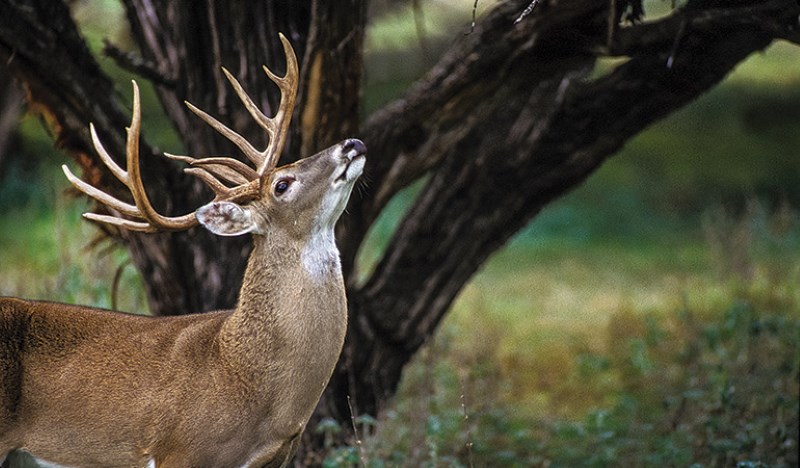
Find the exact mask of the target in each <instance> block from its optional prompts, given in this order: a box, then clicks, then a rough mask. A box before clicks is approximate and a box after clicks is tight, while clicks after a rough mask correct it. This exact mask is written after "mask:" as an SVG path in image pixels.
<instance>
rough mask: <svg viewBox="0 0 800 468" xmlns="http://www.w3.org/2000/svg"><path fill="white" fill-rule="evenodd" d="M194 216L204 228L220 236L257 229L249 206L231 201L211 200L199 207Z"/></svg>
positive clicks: (236, 234)
mask: <svg viewBox="0 0 800 468" xmlns="http://www.w3.org/2000/svg"><path fill="white" fill-rule="evenodd" d="M195 216H197V220H198V221H200V224H202V225H203V226H205V228H206V229H208V230H209V231H211V232H213V233H214V234H217V235H220V236H238V235H241V234H246V233H248V232H253V231H258V226H257V225H256V222H255V220H254V219H253V214H252V212H251V211H250V208H249V207H246V206H240V205H237V204H236V203H233V202H227V201H220V202H211V203H209V204H208V205H205V206H202V207H200V208H199V209H198V210H197V213H196V215H195Z"/></svg>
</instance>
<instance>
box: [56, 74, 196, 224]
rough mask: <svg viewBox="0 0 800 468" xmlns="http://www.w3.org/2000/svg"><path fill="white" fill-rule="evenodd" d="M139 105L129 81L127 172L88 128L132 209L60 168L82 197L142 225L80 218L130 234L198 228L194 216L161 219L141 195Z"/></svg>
mask: <svg viewBox="0 0 800 468" xmlns="http://www.w3.org/2000/svg"><path fill="white" fill-rule="evenodd" d="M141 121H142V114H141V102H140V98H139V86H138V85H137V84H136V81H133V115H132V117H131V125H130V126H129V127H128V128H127V140H126V145H125V153H126V160H127V170H123V169H122V168H121V167H119V166H118V165H117V163H116V162H114V160H113V159H111V157H110V156H109V154H108V151H106V149H105V148H104V147H103V144H102V143H101V142H100V139H99V138H98V136H97V132H96V131H95V128H94V125H91V124H90V126H89V129H90V132H91V134H92V142H93V143H94V147H95V150H96V151H97V154H98V155H99V156H100V159H101V160H102V161H103V163H104V164H105V165H106V166H107V167H108V168H109V170H110V171H111V173H112V174H114V176H115V177H116V178H117V179H119V180H120V182H122V183H123V184H125V186H126V187H128V190H130V192H131V195H132V196H133V201H134V203H135V205H131V204H130V203H126V202H124V201H122V200H120V199H118V198H116V197H113V196H111V195H109V194H108V193H106V192H103V191H102V190H100V189H98V188H96V187H94V186H92V185H90V184H87V183H86V182H84V181H82V180H81V179H79V178H78V177H76V176H75V175H74V174H73V173H72V171H70V170H69V168H68V167H67V166H66V165H64V166H62V169H63V171H64V174H65V175H66V176H67V179H68V180H69V181H70V182H71V183H72V185H73V186H75V188H77V189H78V190H80V191H81V192H83V193H85V194H86V195H88V196H89V197H91V198H93V199H95V200H97V201H98V202H100V203H102V204H104V205H106V206H108V207H109V208H111V209H112V210H115V211H118V212H119V213H121V214H123V215H126V216H129V217H131V218H136V219H140V220H142V221H132V220H128V219H124V218H119V217H116V216H107V215H99V214H96V213H86V214H84V217H86V218H88V219H91V220H94V221H98V222H101V223H106V224H111V225H115V226H119V227H122V228H125V229H128V230H132V231H143V232H155V231H157V230H159V229H161V230H170V231H178V230H183V229H188V228H190V227H192V226H195V225H197V224H198V221H197V218H195V216H194V213H189V214H186V215H183V216H176V217H170V216H163V215H161V214H160V213H158V212H157V211H156V210H155V209H154V208H153V206H152V205H151V204H150V200H149V198H148V197H147V193H146V192H145V189H144V185H143V183H142V176H141V171H140V169H139V134H140V131H141Z"/></svg>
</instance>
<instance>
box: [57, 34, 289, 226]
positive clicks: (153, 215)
mask: <svg viewBox="0 0 800 468" xmlns="http://www.w3.org/2000/svg"><path fill="white" fill-rule="evenodd" d="M279 37H280V40H281V43H282V44H283V50H284V52H285V53H286V75H285V76H283V77H279V76H277V75H275V74H274V73H272V71H270V70H269V69H268V68H267V67H263V68H264V72H266V74H267V76H269V78H270V79H271V80H272V81H273V82H274V83H275V84H276V85H278V88H280V91H281V101H280V105H279V106H278V111H277V112H276V113H275V116H274V117H272V118H269V117H267V116H266V115H264V113H263V112H261V110H259V108H258V106H256V104H255V103H254V102H253V100H252V99H251V98H250V97H249V96H248V95H247V93H245V91H244V89H243V88H242V86H241V85H240V84H239V82H238V81H237V80H236V79H235V78H234V77H233V76H232V75H231V74H230V73H229V72H228V70H226V69H224V68H223V69H222V71H223V72H224V73H225V76H226V77H227V78H228V81H230V83H231V85H232V86H233V88H234V90H235V91H236V94H237V95H238V96H239V99H241V100H242V103H243V104H244V105H245V107H246V108H247V111H248V112H249V113H250V115H251V116H252V117H253V119H255V121H256V122H257V123H258V124H259V125H260V126H261V127H262V128H263V129H264V130H266V132H267V134H268V135H269V143H268V144H267V147H266V148H265V149H264V150H262V151H258V150H257V149H256V148H254V147H253V145H251V144H250V143H249V142H248V141H247V140H246V139H245V138H244V137H243V136H241V135H240V134H238V133H236V132H234V131H233V130H231V129H230V128H228V127H227V126H225V125H224V124H222V123H221V122H220V121H218V120H217V119H215V118H214V117H211V116H210V115H209V114H207V113H206V112H204V111H202V110H200V109H198V108H197V107H195V106H193V105H192V104H190V103H189V102H187V103H186V105H187V106H188V107H189V109H190V110H191V111H192V112H194V113H195V114H197V115H198V116H199V117H200V118H201V119H203V121H205V122H206V123H207V124H208V125H210V126H211V127H213V128H214V129H215V130H216V131H218V132H219V133H220V134H221V135H223V136H224V137H225V138H227V139H229V140H230V141H231V142H233V144H235V145H236V146H237V147H238V148H239V149H240V150H241V151H242V153H244V155H245V156H246V157H247V159H249V160H250V161H251V162H252V163H253V164H254V165H255V169H253V168H251V167H250V166H248V165H246V164H244V163H243V162H241V161H238V160H236V159H233V158H228V157H206V158H192V157H189V156H176V155H172V154H165V156H167V157H169V158H171V159H175V160H178V161H183V162H186V163H188V164H189V165H191V166H192V167H190V168H187V169H184V171H185V172H187V173H189V174H192V175H194V176H196V177H198V178H199V179H200V180H202V181H203V182H204V183H206V185H208V186H209V187H210V188H211V190H213V191H214V193H215V194H216V196H215V198H214V200H217V201H218V200H230V201H242V200H245V199H251V198H253V197H255V196H257V195H258V194H259V192H260V187H261V180H262V179H263V178H264V175H265V174H268V173H269V172H270V171H272V169H274V168H275V166H276V165H277V163H278V158H279V157H280V154H281V151H282V150H283V146H284V144H285V142H286V135H287V134H288V130H289V122H290V119H291V115H292V110H293V109H294V103H295V97H296V95H297V79H298V69H297V57H296V56H295V54H294V50H293V49H292V46H291V44H290V43H289V41H288V39H286V37H285V36H284V35H283V34H279ZM141 120H142V116H141V109H140V99H139V86H138V85H137V84H136V81H134V82H133V115H132V117H131V125H130V127H128V128H127V143H126V149H125V152H126V156H127V157H126V159H127V167H126V169H127V170H124V169H122V168H121V167H119V165H117V163H116V162H114V160H113V159H111V156H109V154H108V151H106V149H105V148H104V147H103V145H102V143H101V142H100V139H99V138H98V136H97V132H96V131H95V128H94V125H93V124H89V130H90V132H91V135H92V143H93V144H94V148H95V150H96V151H97V154H98V155H99V156H100V159H102V161H103V163H104V164H105V165H106V166H107V167H108V169H109V170H110V171H111V173H112V174H114V176H115V177H116V178H117V179H119V181H120V182H122V183H123V184H125V186H126V187H128V190H130V192H131V195H132V196H133V201H134V204H133V205H131V204H130V203H127V202H124V201H122V200H119V199H118V198H115V197H113V196H111V195H109V194H108V193H106V192H104V191H102V190H100V189H98V188H96V187H94V186H92V185H90V184H88V183H86V182H84V181H82V180H81V179H79V178H78V177H76V176H75V175H74V174H73V173H72V172H71V171H70V170H69V168H67V166H66V165H65V166H62V169H63V170H64V174H65V175H66V176H67V179H69V181H70V182H71V183H72V185H74V186H75V188H77V189H78V190H80V191H81V192H83V193H85V194H86V195H88V196H89V197H91V198H93V199H95V200H97V201H98V202H100V203H103V204H104V205H106V206H108V207H109V208H111V209H112V210H115V211H116V212H118V213H120V214H121V215H124V216H127V217H129V218H133V219H134V220H131V219H126V218H122V217H119V216H108V215H101V214H97V213H85V214H84V217H86V218H88V219H91V220H94V221H98V222H101V223H106V224H111V225H114V226H119V227H122V228H124V229H128V230H131V231H142V232H156V231H159V230H167V231H179V230H184V229H188V228H190V227H193V226H196V225H197V224H198V221H197V218H196V217H195V212H192V213H188V214H185V215H183V216H176V217H171V216H163V215H161V214H160V213H158V212H157V211H156V210H155V209H154V208H153V206H152V205H151V204H150V200H149V198H148V197H147V193H146V192H145V189H144V185H143V183H142V177H141V172H140V168H139V134H140V130H141ZM223 181H227V182H231V183H233V184H235V185H234V186H233V187H228V186H227V185H225V184H224V183H223Z"/></svg>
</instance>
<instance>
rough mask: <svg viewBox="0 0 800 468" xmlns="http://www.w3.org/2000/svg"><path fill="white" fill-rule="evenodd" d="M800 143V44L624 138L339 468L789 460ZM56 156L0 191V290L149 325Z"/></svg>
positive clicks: (519, 241)
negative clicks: (114, 309) (111, 310)
mask: <svg viewBox="0 0 800 468" xmlns="http://www.w3.org/2000/svg"><path fill="white" fill-rule="evenodd" d="M387 37H394V35H392V34H388V35H387V36H386V37H384V38H383V39H380V38H379V39H380V40H388V39H386V38H387ZM373 76H374V75H373ZM377 81H380V80H379V79H378V80H377ZM372 84H373V85H374V86H375V87H376V88H380V89H400V86H399V85H398V84H397V83H391V82H376V83H372ZM370 99H372V101H370V102H379V101H382V100H385V98H382V99H377V98H375V99H373V98H370ZM798 128H800V51H798V48H797V47H794V48H793V47H790V46H786V45H777V46H774V47H773V48H772V49H770V50H769V52H768V53H766V54H764V55H759V56H754V57H753V58H751V59H750V60H748V62H747V63H745V64H743V65H742V66H741V67H739V69H738V70H737V71H736V72H735V73H734V74H732V76H731V77H730V78H729V79H728V80H727V81H726V83H725V84H723V85H722V86H720V87H719V88H717V89H715V90H714V91H712V92H711V93H709V94H708V95H706V96H704V97H703V98H702V99H700V100H699V101H698V102H696V103H694V104H692V105H691V106H688V107H687V108H686V109H684V110H682V111H680V112H678V113H677V114H675V115H674V116H672V117H670V118H669V119H667V120H665V121H663V122H660V123H659V124H657V125H656V126H654V127H653V128H651V129H650V130H648V131H647V132H645V133H643V134H642V135H640V136H638V137H637V138H636V139H634V140H633V141H631V142H630V143H629V144H628V145H627V146H626V148H625V149H624V150H623V151H622V152H621V153H620V154H619V155H617V156H615V157H614V158H613V159H612V160H611V161H610V162H608V163H607V164H606V165H605V166H604V167H603V168H601V169H600V170H599V171H598V172H597V173H596V174H595V175H594V176H593V177H592V178H591V179H590V180H589V181H588V182H587V183H586V184H585V185H584V186H583V187H581V188H579V189H578V190H576V191H575V192H573V193H572V194H570V195H568V196H566V197H564V198H562V199H561V200H559V201H557V202H556V203H554V204H553V205H552V206H550V207H549V208H548V209H546V210H545V211H544V212H543V213H542V214H541V215H540V216H538V217H537V218H536V219H535V220H534V221H533V222H532V223H531V224H530V225H529V226H528V227H527V228H526V229H525V230H524V231H523V232H521V233H520V234H519V235H518V236H517V237H516V238H515V239H514V240H513V241H512V242H511V243H510V244H509V245H508V246H507V247H506V248H505V249H503V250H502V251H500V252H499V253H498V254H496V255H495V256H494V257H493V258H492V259H491V260H490V261H489V262H487V264H486V265H485V266H484V268H483V269H482V270H481V271H480V273H479V274H477V275H476V276H475V277H474V278H473V280H472V281H471V282H470V283H469V285H468V286H467V287H466V288H465V289H464V290H463V291H462V293H461V295H460V296H459V298H458V300H457V302H456V304H455V305H454V307H453V310H452V311H451V313H450V314H449V316H448V317H447V319H446V320H445V321H444V323H443V324H442V325H441V328H440V331H439V333H438V334H437V335H436V336H435V337H434V338H433V339H432V340H431V341H430V343H428V345H426V347H425V348H424V349H423V351H422V352H421V353H420V354H419V355H418V356H417V358H416V359H415V361H414V362H413V363H412V365H411V366H410V367H409V368H408V369H407V371H406V373H405V375H404V379H403V383H402V386H401V389H400V392H399V394H398V396H397V398H396V399H395V400H394V401H393V402H392V404H391V406H390V407H387V408H385V409H384V410H383V412H382V413H381V414H379V415H372V416H369V415H355V416H357V418H356V424H357V427H358V438H359V439H360V440H361V444H360V445H356V444H352V445H350V446H346V447H333V446H331V447H330V454H329V457H328V463H329V466H356V465H360V464H361V465H366V466H370V467H372V466H375V467H382V466H431V467H434V466H437V467H438V466H565V467H569V466H689V465H694V466H743V467H751V466H752V467H757V466H796V465H797V453H798V413H799V412H800V407H799V403H798V402H799V401H800V396H799V395H798V381H799V379H800V348H799V346H800V288H798V285H800V214H798V207H800V154H799V152H800V132H798V131H797V130H798ZM23 133H24V134H25V135H26V136H30V137H31V138H30V139H28V140H26V143H24V146H25V147H24V148H23V149H24V150H25V151H27V152H39V151H46V150H47V148H49V147H50V143H49V141H48V140H47V138H46V136H43V135H42V132H41V130H40V129H37V124H36V122H35V121H33V120H32V119H31V118H26V121H25V122H24V124H23ZM367 143H368V142H367ZM47 161H48V162H47V164H46V165H45V166H44V167H28V166H26V165H25V164H19V165H17V166H14V167H12V168H11V169H10V171H9V176H8V177H7V178H6V179H5V180H4V181H2V183H1V184H0V295H19V296H24V297H28V298H40V299H51V300H59V301H66V302H72V303H80V304H92V305H98V306H102V307H110V306H112V303H113V302H116V305H117V306H118V307H119V308H120V309H122V310H127V311H143V310H145V309H146V305H145V300H144V297H143V293H142V291H141V283H140V279H139V278H138V276H137V274H136V273H135V271H134V269H133V268H132V267H131V266H130V265H129V264H128V261H127V256H126V253H125V252H124V251H122V250H121V249H118V248H114V246H112V245H109V244H108V243H107V241H105V242H101V243H100V244H99V245H95V244H94V242H93V239H95V238H96V232H95V231H94V229H93V228H92V227H91V226H89V225H88V224H87V223H85V222H83V221H80V218H79V214H80V212H82V211H83V210H84V209H85V206H84V203H83V202H82V201H76V200H73V199H71V198H69V197H64V196H63V190H64V189H65V188H66V186H67V183H66V181H65V180H64V179H63V177H62V175H61V173H60V171H59V170H58V168H57V166H58V164H56V163H55V162H54V161H55V158H51V159H49V160H47ZM51 163H52V164H51ZM31 181H36V182H37V183H35V184H33V183H31ZM403 197H404V198H403ZM411 199H413V193H410V192H409V193H405V194H403V195H402V196H401V198H399V199H398V201H397V202H396V203H394V204H393V205H392V206H391V207H390V209H389V214H388V215H387V216H386V217H385V218H384V219H382V220H381V224H380V225H379V226H378V227H377V228H376V229H375V230H374V235H373V237H372V238H371V239H369V240H368V242H367V252H365V254H364V255H363V258H362V260H363V262H364V263H365V264H369V263H370V262H372V261H374V260H375V259H376V258H377V256H378V254H379V250H380V247H381V246H382V245H384V244H385V242H386V239H387V237H388V233H389V232H391V226H392V225H393V223H394V222H396V219H397V216H398V215H399V213H401V212H402V209H403V203H406V202H408V200H411ZM117 275H119V284H120V287H119V288H117V292H116V293H114V292H112V284H113V283H114V277H115V276H117ZM34 278H35V280H33V279H34ZM316 430H318V431H320V432H331V433H333V432H336V431H348V432H352V428H351V427H339V426H338V425H336V424H335V423H332V422H326V423H325V424H323V425H321V426H320V427H318V428H316ZM331 440H333V438H331Z"/></svg>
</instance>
